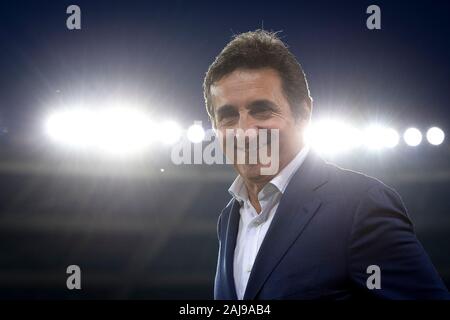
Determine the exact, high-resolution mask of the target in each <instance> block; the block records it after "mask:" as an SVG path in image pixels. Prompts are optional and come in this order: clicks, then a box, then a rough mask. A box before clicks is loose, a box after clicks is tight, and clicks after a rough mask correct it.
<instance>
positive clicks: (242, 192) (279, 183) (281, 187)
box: [228, 145, 309, 204]
mask: <svg viewBox="0 0 450 320" xmlns="http://www.w3.org/2000/svg"><path fill="white" fill-rule="evenodd" d="M308 152H309V146H308V145H306V146H304V147H303V148H302V149H301V150H300V151H299V152H298V153H297V155H296V156H295V157H294V159H292V160H291V162H289V163H288V164H287V166H285V167H284V168H283V169H282V170H281V171H280V172H279V173H278V174H277V175H276V176H275V177H274V178H272V180H270V182H269V183H268V185H269V184H270V185H271V186H274V187H275V188H276V189H278V191H279V192H281V193H284V191H285V190H286V188H287V185H288V184H289V182H290V180H291V179H292V176H293V175H294V173H295V172H296V171H297V170H298V169H299V168H300V166H301V165H302V163H303V162H304V160H305V158H306V156H307V154H308ZM268 185H266V186H264V188H263V190H261V191H260V194H258V197H260V196H264V194H265V193H266V192H267V188H266V187H268V188H269V187H270V186H268ZM228 192H229V193H230V194H231V196H233V197H234V198H235V199H236V200H237V201H239V202H240V203H241V204H242V203H243V202H245V201H247V200H248V193H247V188H246V187H245V184H244V179H243V178H242V177H241V176H240V175H238V176H237V177H236V179H235V180H234V181H233V183H232V184H231V186H230V188H229V189H228Z"/></svg>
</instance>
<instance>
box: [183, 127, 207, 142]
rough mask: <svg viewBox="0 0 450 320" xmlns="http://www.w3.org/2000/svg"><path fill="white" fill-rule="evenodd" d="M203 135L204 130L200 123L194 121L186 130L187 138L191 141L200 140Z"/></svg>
mask: <svg viewBox="0 0 450 320" xmlns="http://www.w3.org/2000/svg"><path fill="white" fill-rule="evenodd" d="M204 137H205V130H204V129H203V127H202V125H201V124H200V123H194V124H193V125H191V126H190V127H189V128H188V130H187V138H188V139H189V141H191V142H193V143H199V142H202V141H203V138H204Z"/></svg>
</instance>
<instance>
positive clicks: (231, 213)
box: [204, 30, 449, 299]
mask: <svg viewBox="0 0 450 320" xmlns="http://www.w3.org/2000/svg"><path fill="white" fill-rule="evenodd" d="M204 94H205V100H206V106H207V111H208V113H209V115H210V118H211V121H212V123H213V126H214V128H215V130H216V131H217V133H218V136H219V137H221V139H223V141H221V143H222V147H223V148H224V150H226V152H229V150H228V149H226V148H225V147H226V144H227V143H229V142H228V140H226V139H225V137H226V136H227V132H230V130H231V132H238V130H237V129H242V130H241V131H243V130H250V129H252V130H256V131H258V130H261V129H268V130H272V129H277V130H278V133H279V170H278V172H276V173H275V174H273V175H262V174H261V168H262V167H263V164H261V163H260V162H257V163H254V164H250V163H243V164H240V163H234V167H235V169H236V171H237V173H238V174H239V175H238V177H237V178H236V180H235V181H234V183H233V184H232V185H231V187H230V189H229V192H230V194H231V195H232V197H233V198H232V200H231V201H230V202H229V204H228V205H227V206H226V207H225V208H224V209H223V211H222V213H221V214H220V216H219V221H218V225H217V232H218V238H219V255H218V263H217V272H216V278H215V290H214V297H215V299H347V298H364V297H376V298H385V299H446V298H449V294H448V291H447V289H446V288H445V286H444V284H443V282H442V281H441V279H440V278H439V276H438V274H437V272H436V270H435V269H434V267H433V265H432V263H431V262H430V260H429V258H428V256H427V255H426V253H425V252H424V249H423V248H422V246H421V245H420V243H419V241H418V240H417V238H416V236H415V234H414V230H413V226H412V223H411V221H410V220H409V218H408V216H407V212H406V209H405V207H404V205H403V203H402V201H401V199H400V197H399V196H398V194H397V193H396V192H395V191H394V190H393V189H391V188H389V187H387V186H386V185H385V184H383V183H382V182H380V181H378V180H376V179H374V178H371V177H368V176H365V175H363V174H360V173H356V172H353V171H350V170H344V169H341V168H339V167H337V166H334V165H332V164H330V163H327V162H325V161H324V160H322V159H321V158H320V157H319V156H318V155H317V154H315V153H314V152H313V151H312V150H309V147H308V146H307V145H306V144H305V141H304V130H305V127H306V125H307V124H308V123H309V121H310V117H311V110H312V99H311V97H310V94H309V89H308V84H307V81H306V77H305V74H304V72H303V70H302V68H301V66H300V64H299V63H298V62H297V60H296V58H295V57H294V56H293V55H292V54H291V53H290V52H289V50H288V49H287V47H286V45H285V44H284V43H283V42H282V41H281V40H280V39H279V38H278V37H277V36H276V34H274V33H269V32H266V31H262V30H257V31H255V32H247V33H244V34H240V35H238V36H236V37H235V38H234V39H233V40H232V41H231V42H230V43H229V44H228V45H227V46H226V47H225V48H224V49H223V51H222V52H221V53H220V54H219V56H218V57H217V58H216V60H215V61H214V63H213V64H212V65H211V66H210V67H209V70H208V72H207V74H206V77H205V81H204ZM270 143H273V141H272V142H271V141H270V140H269V144H270ZM230 149H231V148H230ZM235 149H236V148H235ZM231 151H233V149H231ZM227 156H228V154H227ZM231 157H232V158H233V155H232V156H231ZM233 159H234V158H233ZM370 277H372V278H370Z"/></svg>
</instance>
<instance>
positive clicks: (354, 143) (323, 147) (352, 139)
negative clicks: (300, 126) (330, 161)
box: [306, 120, 361, 154]
mask: <svg viewBox="0 0 450 320" xmlns="http://www.w3.org/2000/svg"><path fill="white" fill-rule="evenodd" d="M306 140H307V142H308V143H309V144H310V145H311V147H312V148H314V149H316V150H317V151H319V152H321V153H326V154H335V153H340V152H346V151H349V150H351V149H354V148H357V147H359V146H360V145H361V134H360V132H359V130H357V129H355V128H352V127H351V126H349V125H347V124H345V123H343V122H340V121H333V120H324V121H321V122H319V123H317V124H312V125H311V126H310V127H309V128H308V129H307V131H306Z"/></svg>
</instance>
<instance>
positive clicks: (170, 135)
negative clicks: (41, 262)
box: [158, 120, 182, 145]
mask: <svg viewBox="0 0 450 320" xmlns="http://www.w3.org/2000/svg"><path fill="white" fill-rule="evenodd" d="M158 131H159V132H158V135H159V136H160V141H161V142H162V143H164V144H166V145H171V144H175V143H176V142H178V140H180V138H181V133H182V131H181V128H180V126H179V125H178V124H177V123H176V122H175V121H172V120H169V121H165V122H163V123H162V124H161V125H160V127H159V130H158Z"/></svg>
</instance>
